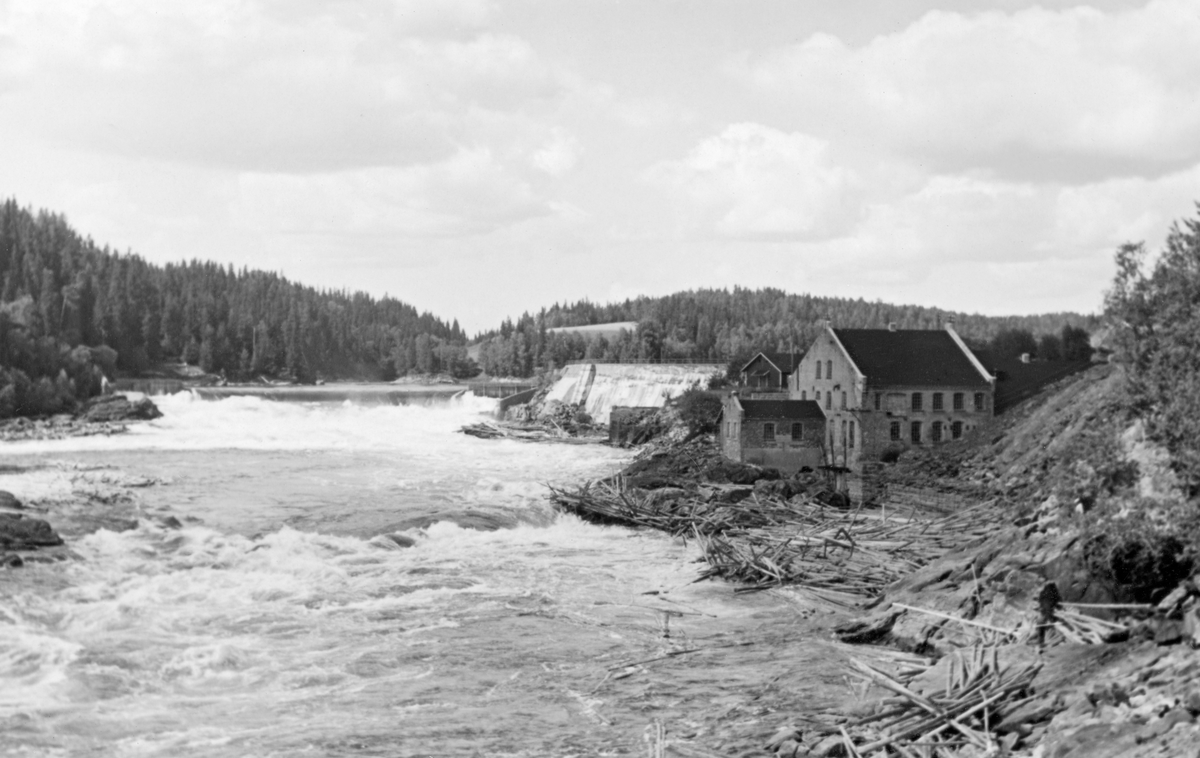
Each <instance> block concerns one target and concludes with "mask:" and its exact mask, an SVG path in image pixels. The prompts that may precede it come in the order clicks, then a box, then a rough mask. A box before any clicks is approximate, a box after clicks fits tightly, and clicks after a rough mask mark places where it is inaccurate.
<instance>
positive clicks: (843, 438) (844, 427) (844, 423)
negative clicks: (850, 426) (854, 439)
mask: <svg viewBox="0 0 1200 758" xmlns="http://www.w3.org/2000/svg"><path fill="white" fill-rule="evenodd" d="M842 444H843V445H844V444H846V419H842Z"/></svg>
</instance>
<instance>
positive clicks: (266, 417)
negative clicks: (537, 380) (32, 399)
mask: <svg viewBox="0 0 1200 758" xmlns="http://www.w3.org/2000/svg"><path fill="white" fill-rule="evenodd" d="M153 400H154V402H155V404H156V405H158V407H159V409H160V410H161V411H162V412H163V416H162V418H158V419H155V420H154V421H150V422H145V423H135V424H132V425H130V427H129V431H128V432H127V433H125V434H120V435H114V436H111V437H104V436H95V437H73V438H70V439H65V440H32V441H26V442H16V443H9V444H8V445H7V447H6V450H7V451H9V452H11V453H13V454H20V453H41V452H65V451H76V450H136V449H146V448H155V449H159V450H213V449H222V448H237V449H251V450H313V449H322V450H328V449H362V450H366V449H377V450H385V449H389V448H394V447H396V446H397V440H403V439H405V438H407V437H409V436H411V434H413V433H418V434H420V433H425V434H430V435H438V434H441V433H445V432H449V431H453V430H455V429H457V428H459V427H460V426H462V425H463V424H466V423H470V422H472V421H477V420H478V417H479V415H480V414H483V413H489V412H490V411H492V410H493V409H494V408H495V406H496V401H495V400H492V399H487V398H477V397H475V396H473V395H469V394H464V395H461V396H455V397H453V398H448V399H446V400H445V402H441V403H436V404H431V405H398V406H391V405H378V404H366V405H362V404H357V403H352V402H351V401H349V400H346V401H344V402H341V403H289V402H279V401H275V400H268V399H265V398H262V397H252V396H234V397H227V398H223V399H220V400H203V399H201V398H200V396H198V395H195V394H193V393H189V392H179V393H176V394H174V395H161V396H156V397H154V398H153ZM401 444H402V443H401Z"/></svg>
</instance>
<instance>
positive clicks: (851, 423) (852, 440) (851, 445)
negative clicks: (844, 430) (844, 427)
mask: <svg viewBox="0 0 1200 758" xmlns="http://www.w3.org/2000/svg"><path fill="white" fill-rule="evenodd" d="M850 447H854V422H853V421H851V422H850Z"/></svg>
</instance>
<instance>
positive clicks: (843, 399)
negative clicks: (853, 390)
mask: <svg viewBox="0 0 1200 758" xmlns="http://www.w3.org/2000/svg"><path fill="white" fill-rule="evenodd" d="M842 410H846V393H845V392H843V393H842Z"/></svg>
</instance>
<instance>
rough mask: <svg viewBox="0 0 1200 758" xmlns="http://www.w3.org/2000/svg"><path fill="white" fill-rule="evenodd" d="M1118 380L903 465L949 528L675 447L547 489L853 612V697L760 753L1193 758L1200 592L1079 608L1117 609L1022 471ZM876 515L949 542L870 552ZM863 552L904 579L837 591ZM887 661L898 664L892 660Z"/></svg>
mask: <svg viewBox="0 0 1200 758" xmlns="http://www.w3.org/2000/svg"><path fill="white" fill-rule="evenodd" d="M1111 379H1112V372H1110V371H1108V370H1107V369H1097V370H1094V371H1092V372H1090V373H1089V374H1087V375H1085V376H1082V377H1075V378H1071V379H1068V380H1064V381H1063V382H1060V383H1059V384H1058V385H1056V387H1055V388H1054V389H1053V390H1051V391H1048V392H1046V393H1044V394H1043V395H1041V396H1039V397H1038V398H1034V399H1033V400H1031V401H1029V402H1027V403H1026V404H1025V405H1024V406H1023V409H1021V410H1018V411H1016V412H1014V415H1013V416H1012V417H1010V418H1008V419H1006V420H1005V421H1004V423H1003V424H1002V425H1001V428H1000V430H999V434H998V436H997V437H996V438H995V439H994V440H993V441H992V443H990V444H982V445H979V446H978V449H970V448H961V447H960V448H959V449H957V450H954V451H953V452H952V453H951V454H949V455H944V456H941V457H940V459H939V457H937V456H932V454H930V456H925V457H927V458H929V460H921V459H920V457H919V458H918V460H916V461H914V462H913V463H912V464H910V465H909V466H908V469H907V470H906V471H899V470H897V472H896V473H897V474H898V475H899V476H897V479H898V480H899V479H902V478H903V477H905V476H907V477H915V479H916V480H917V483H918V484H919V485H922V486H923V487H924V488H925V489H926V491H933V490H937V489H941V490H943V491H944V492H950V493H953V495H952V496H953V497H955V498H957V499H958V500H959V501H960V502H961V503H962V505H961V511H960V515H962V516H963V517H964V518H963V519H962V520H960V521H959V522H958V523H957V524H955V523H952V522H950V523H948V522H946V521H939V519H940V518H944V516H940V515H939V514H937V513H936V512H926V513H924V514H922V513H921V512H920V509H919V508H916V507H915V506H914V508H913V510H912V511H911V512H910V513H909V514H908V515H907V518H906V520H907V523H906V524H900V523H898V522H899V521H902V520H905V517H904V516H902V515H899V514H896V512H895V511H893V515H892V517H891V519H888V518H887V517H886V516H884V515H883V513H882V512H880V511H879V510H878V509H875V510H872V509H868V508H863V507H859V508H857V509H855V510H852V511H837V510H836V509H831V508H828V507H827V506H826V505H825V504H824V503H822V502H821V500H822V497H823V495H824V494H825V493H822V492H820V491H819V486H820V485H819V483H816V482H815V481H814V480H815V478H814V477H809V478H808V479H807V480H799V481H796V480H792V481H789V480H778V479H777V480H771V479H767V478H754V477H752V476H750V477H747V479H746V480H743V483H740V484H734V483H732V481H731V478H736V477H730V476H729V474H730V473H731V472H730V471H724V472H722V471H717V476H713V475H712V469H713V467H714V461H715V459H717V458H719V454H713V453H712V450H711V449H710V450H709V451H708V454H707V456H706V455H705V454H704V453H703V452H697V451H696V450H688V449H687V448H686V446H678V445H674V446H672V445H670V444H668V445H666V446H665V447H664V446H661V445H660V446H658V447H657V449H656V447H655V446H653V445H651V446H650V447H648V448H646V449H645V450H644V451H643V453H642V454H641V455H639V457H638V459H636V460H635V462H634V463H633V464H631V465H630V466H628V467H627V468H626V469H625V470H624V471H623V472H621V474H619V475H617V476H615V477H612V478H611V479H610V480H607V481H606V482H600V483H596V482H592V483H587V484H585V485H582V486H581V487H579V488H577V489H575V490H573V491H570V490H561V489H559V490H552V494H551V497H552V500H554V501H555V503H556V506H557V507H559V508H560V510H565V511H568V512H573V513H576V514H578V515H580V516H581V517H584V518H587V519H589V520H594V521H596V522H598V523H618V524H625V525H628V526H635V527H649V528H653V529H658V530H661V531H666V532H668V533H672V534H676V535H684V536H689V537H692V538H694V539H697V540H699V541H700V542H701V544H702V545H703V546H704V549H705V559H706V561H707V562H708V564H709V566H710V568H709V569H708V570H707V571H705V572H702V574H701V576H700V578H710V577H717V578H725V579H727V580H730V581H732V582H733V583H735V584H740V585H741V587H740V588H739V589H744V590H761V589H764V588H766V587H779V588H794V589H800V590H807V591H808V594H811V595H812V596H814V597H816V598H818V599H819V600H821V601H825V602H826V603H829V604H838V605H841V606H842V607H843V609H844V610H845V611H846V615H847V618H846V620H845V621H844V622H843V623H841V624H838V625H836V626H835V627H834V628H832V629H831V630H829V631H830V632H831V633H832V634H833V636H835V637H836V638H837V639H839V640H841V641H842V642H843V643H846V644H848V645H851V646H853V647H852V648H851V650H850V652H848V657H849V664H850V665H849V666H847V675H848V677H850V678H852V679H853V680H854V681H857V682H858V684H856V685H847V686H846V687H845V695H846V697H845V698H844V700H843V702H844V705H843V707H842V708H840V709H837V710H836V711H834V712H829V711H826V712H824V714H823V715H819V714H815V713H812V712H796V713H793V714H790V719H788V721H786V722H784V723H782V724H780V726H779V729H778V731H776V732H775V733H774V736H773V737H770V739H769V740H768V739H767V737H768V735H767V734H764V741H765V745H766V751H767V752H768V753H773V754H775V755H777V756H781V757H782V758H792V757H793V756H810V755H812V756H835V755H859V754H860V751H861V754H862V755H867V754H872V755H882V754H883V753H879V752H877V751H880V750H883V751H885V752H887V751H892V750H895V751H896V752H895V754H901V753H899V748H895V747H887V746H889V745H900V746H903V745H905V744H909V745H911V746H912V747H911V748H910V750H917V749H918V748H919V746H920V745H925V746H926V747H933V744H932V743H931V742H930V740H933V741H934V742H937V741H938V740H944V741H945V742H944V745H943V746H942V747H935V749H936V750H937V751H938V752H937V753H936V754H937V755H941V756H951V755H953V756H967V755H977V754H978V755H982V754H983V753H980V752H975V751H980V750H983V751H989V750H1002V751H1004V753H1005V754H1008V755H1014V756H1041V755H1054V756H1057V757H1058V758H1068V757H1071V758H1085V757H1086V758H1094V757H1096V756H1152V755H1184V754H1185V753H1183V752H1180V751H1182V750H1183V749H1184V748H1185V747H1190V748H1191V749H1193V750H1194V745H1196V744H1200V725H1198V724H1197V717H1198V716H1200V687H1192V685H1190V683H1189V682H1190V680H1191V679H1192V677H1193V675H1194V672H1195V671H1196V670H1198V669H1200V654H1197V652H1196V651H1195V650H1193V649H1192V645H1191V644H1188V640H1189V639H1192V638H1193V636H1194V640H1195V643H1200V628H1197V629H1195V630H1193V629H1191V628H1190V627H1189V626H1188V624H1190V623H1191V622H1188V621H1187V619H1188V618H1192V617H1193V616H1195V618H1196V619H1197V620H1200V581H1194V580H1185V581H1184V583H1183V584H1181V585H1179V587H1177V588H1175V589H1174V591H1173V592H1171V593H1170V594H1169V595H1168V596H1167V598H1165V599H1164V600H1163V601H1162V602H1161V603H1159V604H1157V605H1149V606H1147V605H1144V604H1143V605H1140V606H1139V605H1137V604H1134V605H1129V604H1128V603H1126V604H1124V605H1122V604H1121V603H1116V604H1114V603H1113V602H1112V600H1109V602H1108V603H1107V604H1106V603H1103V602H1100V603H1097V602H1087V601H1094V600H1105V598H1104V597H1094V596H1095V595H1096V594H1097V591H1098V590H1099V588H1098V586H1096V585H1095V584H1094V583H1089V582H1087V581H1086V580H1085V583H1084V585H1083V586H1081V585H1079V584H1078V581H1079V578H1078V572H1079V571H1080V570H1083V567H1084V562H1083V558H1082V557H1081V556H1080V554H1079V548H1078V543H1077V540H1078V536H1077V535H1078V531H1077V530H1078V526H1077V525H1074V524H1073V522H1072V520H1071V519H1072V516H1071V515H1070V514H1068V513H1064V509H1063V508H1062V507H1061V506H1060V505H1059V503H1058V501H1057V500H1056V499H1055V498H1053V497H1050V498H1045V493H1044V491H1043V490H1044V488H1045V487H1046V486H1048V484H1047V482H1049V480H1039V479H1037V478H1036V476H1032V475H1030V473H1029V471H1030V470H1036V466H1037V465H1039V464H1037V460H1038V457H1039V456H1041V457H1042V458H1044V459H1046V460H1050V458H1049V456H1050V455H1051V452H1052V451H1048V450H1046V449H1045V447H1044V443H1041V442H1038V441H1037V437H1038V432H1037V430H1038V429H1040V428H1043V427H1044V428H1053V429H1061V428H1063V426H1064V424H1065V423H1066V422H1065V420H1067V419H1070V418H1074V417H1078V416H1079V415H1081V414H1082V415H1083V417H1084V418H1086V414H1087V413H1088V412H1090V411H1088V410H1081V408H1085V407H1086V406H1087V403H1088V402H1089V400H1090V401H1094V400H1095V399H1096V397H1097V396H1102V395H1103V393H1104V392H1105V391H1109V390H1111V389H1112V387H1113V385H1112V383H1111ZM1027 427H1028V428H1027ZM1031 429H1032V431H1030V430H1031ZM1076 431H1078V430H1076ZM1006 446H1007V447H1006ZM693 447H700V448H704V447H708V448H712V447H713V445H712V444H711V443H709V445H707V446H706V445H704V444H703V443H700V444H699V445H696V444H693ZM996 459H999V460H1000V461H1001V462H1002V464H1003V465H997V464H996V463H995V462H994V461H995V460H996ZM939 462H940V465H939ZM1014 464H1015V465H1014ZM737 466H740V464H736V465H734V466H730V467H727V468H733V469H736V468H737ZM934 472H936V473H934ZM1148 475H1152V474H1148ZM714 479H715V480H716V481H713V480H714ZM722 480H723V481H722ZM963 480H970V481H975V482H980V483H986V485H987V486H986V487H981V488H978V489H975V488H973V487H967V488H965V489H966V491H967V492H971V491H972V490H974V491H976V493H977V499H976V500H975V502H974V504H970V503H968V502H965V501H964V488H963V486H962V484H963ZM1051 489H1053V488H1051ZM1039 492H1042V494H1038V493H1039ZM989 493H990V495H989ZM897 510H898V509H897ZM872 520H873V521H875V522H877V523H887V524H888V529H889V532H888V535H887V536H888V537H898V538H900V539H899V541H900V542H902V543H903V544H904V546H905V547H907V546H908V545H910V544H915V543H913V538H912V537H910V536H908V534H907V533H906V530H905V528H904V527H906V526H907V527H910V528H909V529H908V530H907V532H913V533H923V532H925V531H926V529H935V530H937V531H946V530H947V528H948V530H949V531H950V532H952V534H951V535H949V536H950V539H949V540H948V541H945V542H942V543H941V544H938V543H937V542H936V541H934V542H929V541H926V542H925V543H923V547H922V548H921V551H923V552H924V555H919V556H914V555H911V554H909V555H904V554H897V553H896V552H895V551H896V550H897V549H899V548H898V547H897V546H896V545H895V544H892V545H891V546H889V545H887V544H882V543H880V542H879V541H878V531H879V530H878V528H877V525H876V524H870V521H872ZM864 525H867V526H868V527H869V528H864ZM893 525H894V528H893ZM963 526H966V527H967V528H963ZM870 538H876V541H875V543H872V542H870ZM892 542H893V543H895V542H896V540H892ZM880 550H882V555H881V554H879V551H880ZM856 551H857V552H858V554H859V556H860V557H861V556H862V555H863V554H864V553H868V554H869V553H871V552H873V551H874V552H876V553H877V554H876V555H875V556H873V559H874V560H873V561H870V560H869V561H867V563H868V564H869V563H874V564H875V565H876V566H878V565H880V564H883V563H887V562H888V561H889V559H891V560H895V561H896V563H897V565H898V567H899V568H900V569H901V570H897V571H893V572H891V573H890V574H887V575H884V576H875V577H872V578H871V581H869V582H867V583H866V584H863V583H861V582H860V583H859V584H858V585H857V586H854V587H851V588H850V591H849V592H847V593H844V594H842V593H838V592H837V590H838V589H839V586H840V587H841V588H843V589H844V588H845V587H846V585H847V584H851V583H852V582H851V579H852V576H853V575H854V574H855V572H857V573H858V575H859V576H866V575H865V574H863V571H864V565H863V564H862V563H861V562H860V563H859V564H855V563H853V561H852V558H851V556H853V554H854V553H855V552H856ZM818 553H819V554H818ZM898 558H899V559H904V560H898ZM822 564H824V565H825V570H822ZM1198 579H1200V577H1198ZM1059 585H1062V586H1061V591H1062V593H1063V596H1061V597H1060V596H1059ZM1050 588H1052V589H1050ZM1166 589H1168V590H1169V589H1171V588H1166ZM735 591H738V589H735ZM831 593H832V594H831ZM1047 598H1051V599H1050V600H1049V606H1048V607H1047V606H1046V602H1047ZM1116 599H1120V598H1116ZM1095 605H1100V606H1106V605H1107V606H1108V607H1101V608H1093V607H1091V606H1095ZM1181 615H1182V618H1183V619H1184V621H1183V622H1180V621H1178V620H1177V619H1179V618H1180V617H1181ZM1043 622H1048V623H1047V625H1046V627H1045V629H1046V630H1043V629H1042V628H1040V627H1042V625H1043ZM1047 630H1048V631H1047ZM1046 635H1048V636H1046ZM1043 638H1044V639H1043ZM1181 643H1182V644H1181ZM885 650H890V651H892V653H893V654H894V659H892V660H891V661H890V662H888V663H884V664H883V665H880V664H879V662H878V656H879V655H880V654H881V651H885ZM873 658H874V659H876V660H874V661H872V662H871V663H866V662H865V660H871V659H873ZM1148 671H1152V672H1154V676H1153V677H1150V676H1149V675H1148V674H1147V673H1146V672H1148ZM954 672H958V673H957V674H955V673H954ZM850 680H851V679H848V680H847V682H849V681H850ZM930 708H932V709H933V711H931V710H930ZM935 712H936V713H937V714H949V715H935ZM957 714H961V715H957ZM956 719H963V721H962V723H961V724H960V723H959V721H957V720H956ZM797 724H802V726H800V727H797V726H796V725H797ZM947 730H948V731H947ZM964 730H965V731H964ZM939 734H945V735H949V734H953V735H954V737H953V738H951V739H948V740H946V738H945V737H938V736H937V735H939ZM972 746H973V747H972ZM1172 751H1175V752H1172ZM888 754H889V755H890V754H893V753H892V752H888ZM988 754H989V755H990V754H993V753H991V752H989V753H988ZM1186 754H1187V755H1191V754H1192V753H1186Z"/></svg>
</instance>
